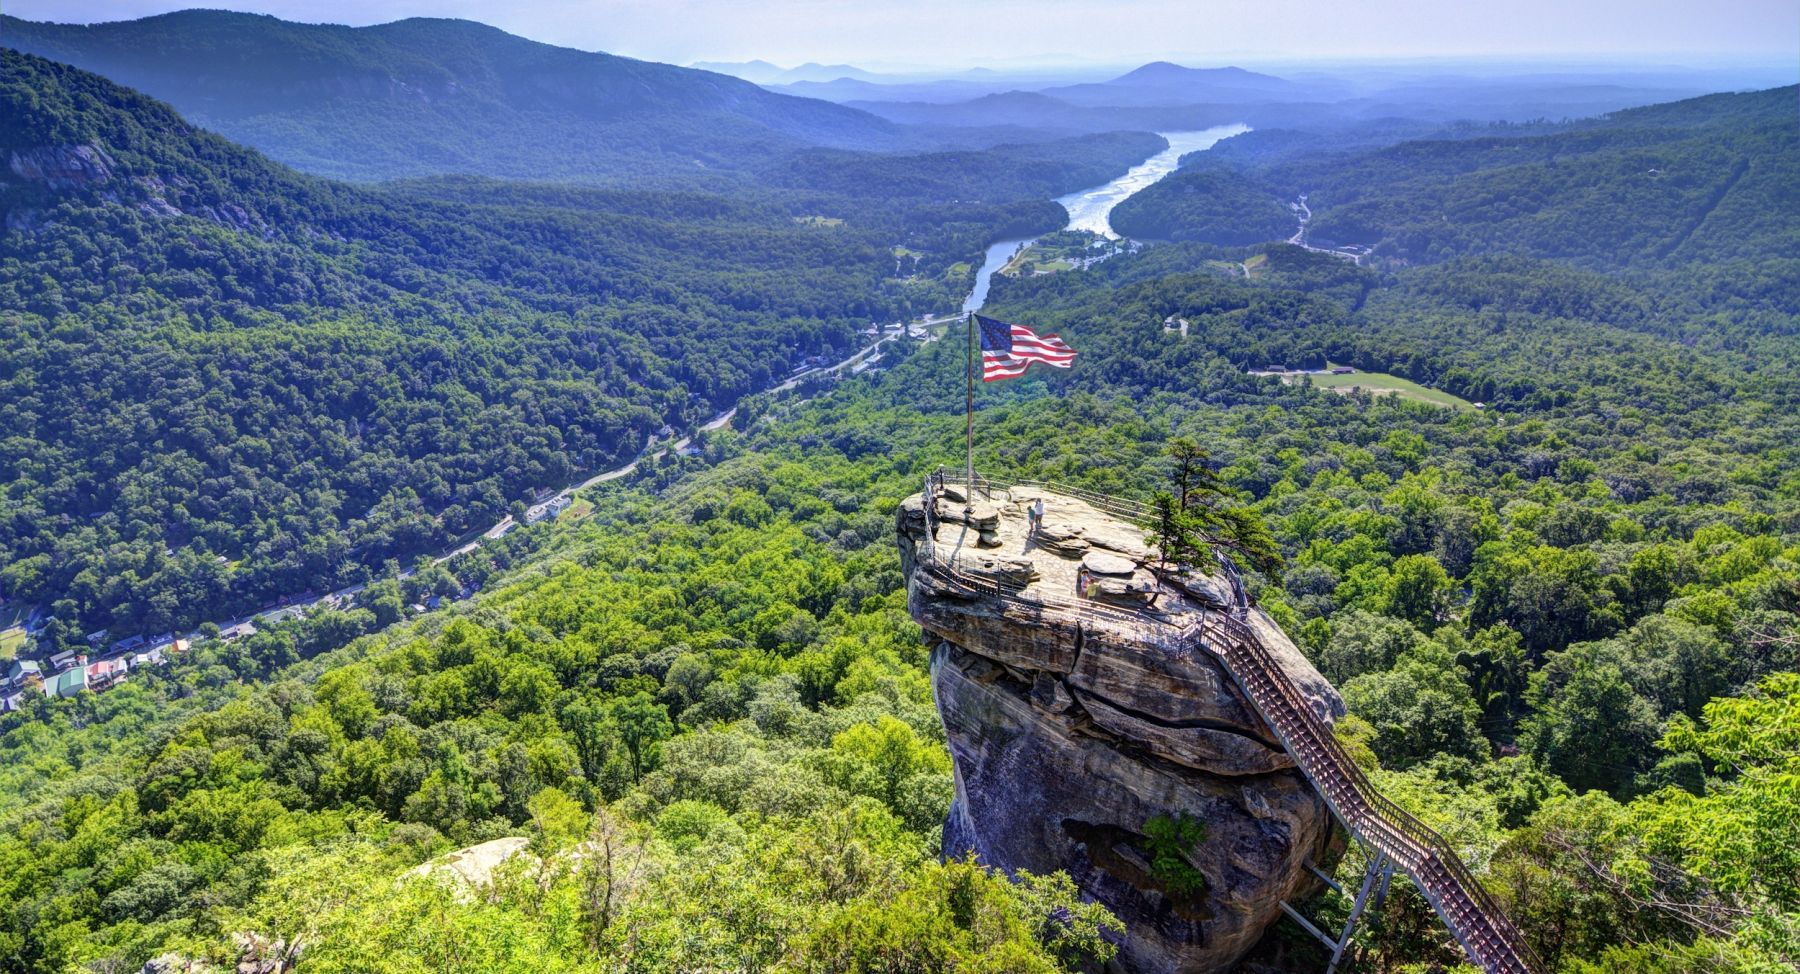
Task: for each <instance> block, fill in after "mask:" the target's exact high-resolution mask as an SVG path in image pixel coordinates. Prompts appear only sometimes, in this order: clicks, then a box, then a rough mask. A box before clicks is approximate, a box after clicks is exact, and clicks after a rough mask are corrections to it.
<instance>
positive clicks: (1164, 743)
mask: <svg viewBox="0 0 1800 974" xmlns="http://www.w3.org/2000/svg"><path fill="white" fill-rule="evenodd" d="M1059 685H1060V681H1059ZM1075 697H1076V699H1078V700H1079V701H1080V703H1081V707H1082V709H1083V710H1086V711H1087V713H1088V716H1090V717H1092V718H1094V723H1096V724H1098V725H1100V726H1101V727H1103V728H1105V729H1106V730H1107V731H1109V732H1111V733H1113V734H1117V735H1118V736H1119V737H1121V738H1124V739H1125V740H1129V741H1131V742H1132V743H1134V744H1138V745H1141V746H1142V747H1143V748H1144V749H1145V750H1146V751H1149V752H1150V753H1151V754H1154V755H1156V756H1157V757H1159V758H1166V759H1167V760H1170V761H1173V762H1175V763H1176V764H1180V765H1185V766H1187V767H1190V768H1194V769H1196V770H1199V771H1207V772H1211V773H1213V774H1218V775H1224V776H1227V777H1229V776H1234V775H1252V774H1267V773H1269V772H1271V771H1281V770H1285V769H1287V768H1291V767H1293V766H1294V759H1293V758H1290V757H1288V756H1287V753H1286V752H1285V751H1282V750H1281V749H1280V747H1279V746H1277V745H1276V744H1275V743H1274V742H1272V741H1261V740H1257V739H1256V738H1254V737H1251V736H1249V735H1247V734H1245V733H1243V732H1242V731H1240V730H1236V729H1229V728H1219V727H1209V726H1206V725H1205V724H1204V723H1195V724H1164V723H1161V722H1158V721H1153V720H1149V719H1146V718H1145V717H1143V716H1142V715H1140V714H1134V713H1131V712H1130V711H1126V710H1121V709H1119V708H1118V707H1115V706H1113V705H1112V704H1110V703H1107V702H1106V701H1105V700H1103V699H1101V698H1100V697H1097V696H1094V695H1093V694H1091V693H1076V694H1075Z"/></svg>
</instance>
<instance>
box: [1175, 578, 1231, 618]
mask: <svg viewBox="0 0 1800 974" xmlns="http://www.w3.org/2000/svg"><path fill="white" fill-rule="evenodd" d="M1173 581H1174V583H1175V584H1176V585H1177V586H1180V588H1181V590H1182V591H1183V592H1185V593H1187V595H1188V597H1189V598H1192V599H1193V600H1195V601H1196V602H1199V603H1200V604H1201V605H1204V606H1206V607H1207V608H1210V609H1223V608H1226V607H1227V606H1229V605H1231V582H1229V581H1227V580H1226V578H1225V576H1224V575H1222V574H1218V575H1202V574H1199V573H1198V572H1192V571H1189V572H1183V573H1182V574H1180V575H1177V576H1175V577H1174V579H1173Z"/></svg>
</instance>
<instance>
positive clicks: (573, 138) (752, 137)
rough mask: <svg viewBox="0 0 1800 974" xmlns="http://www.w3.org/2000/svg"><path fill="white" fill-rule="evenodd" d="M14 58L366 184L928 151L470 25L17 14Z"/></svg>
mask: <svg viewBox="0 0 1800 974" xmlns="http://www.w3.org/2000/svg"><path fill="white" fill-rule="evenodd" d="M0 44H4V45H5V46H7V47H10V48H13V49H15V50H19V51H24V52H27V53H31V54H37V55H41V56H44V57H48V58H51V59H54V60H57V61H61V62H64V63H68V64H72V65H75V66H77V67H80V68H84V69H87V70H89V71H93V72H96V73H98V74H103V75H106V76H107V77H109V78H112V79H113V80H115V81H118V82H119V83H121V84H124V85H127V86H130V87H132V88H136V89H138V90H141V91H144V92H147V93H149V94H151V95H153V96H156V97H158V98H162V99H165V100H167V101H169V102H171V103H173V104H174V105H175V106H176V107H177V108H178V109H180V110H181V111H182V112H183V113H184V114H186V115H187V116H189V117H190V118H193V119H195V120H197V121H199V122H200V123H201V124H204V125H206V126H208V127H209V128H213V129H216V130H217V131H219V132H221V133H223V134H225V135H226V136H228V137H230V138H232V139H234V140H236V141H238V142H242V143H244V144H247V145H250V146H254V147H256V148H257V149H260V150H262V151H263V152H265V153H267V154H269V155H270V156H272V157H274V158H276V159H279V160H281V161H283V162H286V163H288V164H290V165H293V166H296V167H299V168H301V169H305V170H307V171H309V172H316V173H320V174H323V175H329V176H337V177H342V178H349V179H393V178H400V177H408V176H424V175H432V174H442V173H472V174H479V175H489V176H505V177H509V178H514V179H579V180H605V181H610V182H664V183H671V182H681V181H682V177H683V176H684V175H686V174H693V173H699V172H705V171H706V170H709V169H711V170H719V169H723V170H728V171H733V170H737V171H741V170H743V169H746V168H749V167H753V166H755V165H757V164H759V163H765V162H767V161H768V160H770V159H772V158H775V157H777V156H779V155H781V154H783V153H785V152H789V151H792V150H794V149H797V148H801V147H805V146H816V145H827V146H837V147H844V148H889V149H892V148H902V147H905V146H906V145H908V144H909V143H911V142H913V141H915V140H914V139H913V138H912V137H911V136H908V135H906V134H904V133H903V132H901V130H899V129H898V128H897V127H896V126H894V125H892V124H891V123H889V122H886V121H884V120H882V119H879V118H876V117H875V116H873V115H868V114H865V113H863V112H859V111H856V110H855V109H851V108H844V107H841V106H838V105H833V104H830V103H828V102H821V101H814V100H811V99H805V98H794V97H792V96H788V95H778V94H774V93H772V92H768V91H764V90H763V89H761V88H758V87H757V86H755V85H752V84H750V83H749V82H747V81H740V80H738V79H736V78H731V77H727V76H725V75H720V74H712V73H710V72H705V71H694V70H690V69H687V68H678V67H675V66H673V65H667V64H656V63H653V62H647V61H636V60H633V59H631V58H624V57H616V56H613V55H610V54H603V53H588V52H585V51H576V50H571V49H568V48H561V47H553V46H551V45H548V44H540V43H537V42H535V41H528V40H525V39H524V38H521V37H514V36H512V35H510V34H507V33H504V32H502V31H500V30H496V29H494V28H492V27H486V26H483V25H481V24H477V23H473V22H470V21H461V20H439V19H422V18H421V19H411V20H402V21H397V22H395V23H391V24H382V25H380V26H376V27H360V28H359V27H343V26H337V25H331V24H299V23H292V22H288V21H283V20H278V19H276V18H274V17H267V16H257V15H252V14H241V13H230V12H227V11H222V10H186V11H181V12H178V13H170V14H163V15H160V16H155V17H147V18H144V19H142V20H131V21H119V22H114V23H103V24H95V25H76V24H48V23H34V22H31V21H24V20H19V19H17V18H14V17H7V18H5V19H4V20H0ZM196 64H204V65H206V66H207V70H204V71H196V70H194V65H196Z"/></svg>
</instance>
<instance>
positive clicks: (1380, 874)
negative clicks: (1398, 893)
mask: <svg viewBox="0 0 1800 974" xmlns="http://www.w3.org/2000/svg"><path fill="white" fill-rule="evenodd" d="M1369 851H1370V852H1371V853H1372V854H1373V855H1374V858H1373V859H1370V860H1369V867H1368V868H1367V869H1365V870H1363V879H1362V885H1361V886H1359V887H1357V890H1356V898H1355V899H1354V900H1353V901H1351V903H1350V915H1349V916H1348V917H1346V918H1345V919H1344V931H1343V933H1341V934H1339V935H1338V936H1337V937H1336V938H1332V937H1329V936H1327V935H1326V934H1325V931H1323V930H1320V929H1319V928H1318V927H1316V926H1314V925H1313V922H1312V921H1311V920H1308V919H1307V918H1306V917H1305V916H1304V915H1303V914H1301V912H1300V911H1299V910H1296V909H1294V908H1293V907H1292V906H1291V905H1289V904H1288V903H1287V901H1286V900H1283V901H1282V903H1281V911H1282V912H1283V913H1286V914H1287V915H1288V916H1289V917H1291V918H1292V919H1293V921H1294V922H1295V923H1298V924H1299V925H1300V926H1301V928H1302V929H1304V930H1305V931H1306V932H1307V933H1310V934H1312V935H1313V937H1314V938H1315V939H1317V940H1318V941H1319V943H1321V944H1324V945H1325V946H1326V947H1329V948H1331V963H1329V964H1327V965H1326V966H1325V974H1337V969H1338V965H1339V964H1341V963H1343V960H1344V952H1345V951H1347V950H1349V949H1350V937H1351V936H1352V935H1353V934H1355V933H1356V921H1357V920H1359V919H1361V917H1362V915H1363V911H1364V910H1365V909H1367V908H1369V907H1371V906H1373V908H1374V909H1376V910H1379V909H1381V904H1382V903H1383V902H1384V901H1385V900H1386V899H1387V891H1388V883H1389V881H1390V880H1392V879H1393V878H1394V863H1393V861H1392V860H1390V859H1388V857H1387V856H1385V855H1383V854H1382V853H1381V852H1379V851H1377V850H1375V849H1370V850H1369ZM1306 868H1307V870H1308V871H1310V872H1311V873H1312V874H1313V875H1315V876H1317V877H1319V878H1320V879H1322V880H1324V881H1325V884H1326V885H1327V886H1330V887H1331V888H1332V889H1334V890H1337V891H1338V893H1339V894H1341V895H1344V896H1348V895H1350V894H1349V893H1348V892H1346V891H1345V889H1344V888H1343V887H1342V886H1339V885H1338V884H1337V882H1336V881H1334V880H1333V879H1332V878H1331V877H1330V876H1327V875H1325V873H1324V872H1322V871H1320V870H1319V868H1318V867H1317V866H1314V865H1313V864H1312V863H1311V862H1308V863H1307V864H1306ZM1371 901H1373V902H1372V903H1371Z"/></svg>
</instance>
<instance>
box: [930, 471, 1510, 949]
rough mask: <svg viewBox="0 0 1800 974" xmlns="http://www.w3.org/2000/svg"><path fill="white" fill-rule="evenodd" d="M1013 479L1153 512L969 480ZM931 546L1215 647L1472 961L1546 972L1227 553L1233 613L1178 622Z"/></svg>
mask: <svg viewBox="0 0 1800 974" xmlns="http://www.w3.org/2000/svg"><path fill="white" fill-rule="evenodd" d="M946 480H947V478H946V474H945V472H944V471H941V470H940V471H938V472H935V473H933V474H931V475H929V476H928V477H927V478H926V482H925V505H924V506H925V509H926V514H925V517H926V522H927V530H928V532H929V533H928V535H927V537H928V538H935V537H936V527H937V525H936V523H935V521H936V518H935V513H934V512H935V504H936V501H937V499H938V497H939V495H940V492H941V491H942V490H943V488H944V486H945V484H946ZM1011 486H1020V487H1024V486H1030V487H1035V488H1040V489H1043V490H1048V491H1051V492H1054V493H1059V494H1063V495H1065V496H1070V497H1074V498H1077V499H1079V500H1082V501H1084V502H1086V503H1088V504H1089V505H1090V506H1092V507H1094V508H1095V509H1097V510H1101V511H1104V512H1106V513H1108V514H1112V515H1114V516H1117V517H1122V518H1126V519H1128V520H1139V521H1141V520H1143V519H1145V518H1147V516H1148V511H1146V510H1145V509H1144V508H1143V507H1142V506H1141V505H1138V504H1135V503H1133V502H1131V501H1127V500H1122V499H1119V498H1113V497H1107V496H1104V495H1098V494H1093V493H1090V492H1088V491H1083V490H1079V489H1075V488H1069V487H1063V486H1060V485H1056V484H1049V483H1042V482H1037V481H1020V482H1017V483H1016V484H1008V483H1007V482H1005V481H998V480H989V479H986V478H979V477H978V478H977V483H976V484H973V485H970V487H973V488H974V489H976V490H983V491H987V492H989V493H991V492H993V491H995V490H1005V489H1007V488H1008V487H1011ZM923 547H924V550H922V551H921V552H920V555H921V558H920V567H922V568H923V569H925V570H926V571H928V572H931V573H932V574H934V575H936V576H938V577H939V578H941V579H942V580H944V581H945V582H947V583H949V584H951V585H953V586H955V587H958V588H962V589H965V590H970V591H971V594H976V593H979V594H981V595H983V596H985V597H987V598H990V599H995V600H998V601H1000V602H1002V603H1013V602H1018V603H1021V608H1024V609H1027V610H1029V611H1032V612H1034V613H1036V614H1037V615H1038V616H1040V617H1041V616H1042V615H1044V614H1046V613H1049V614H1058V615H1065V616H1068V617H1069V618H1070V620H1071V621H1078V622H1083V623H1086V624H1094V623H1099V624H1103V625H1110V626H1113V627H1115V628H1120V629H1126V630H1128V631H1130V632H1132V633H1133V634H1134V635H1135V636H1136V638H1139V639H1142V640H1144V641H1146V642H1148V643H1150V644H1152V645H1157V646H1160V647H1162V648H1164V649H1166V650H1167V651H1169V652H1172V653H1193V652H1206V653H1210V654H1211V655H1212V656H1214V657H1215V658H1217V659H1218V660H1219V661H1220V663H1221V664H1223V666H1224V668H1225V671H1226V672H1227V673H1229V674H1230V675H1231V678H1232V680H1233V681H1235V682H1236V683H1237V685H1238V687H1239V689H1241V690H1242V691H1243V693H1244V696H1245V697H1246V698H1247V699H1248V700H1249V701H1250V703H1251V705H1252V706H1254V707H1255V708H1256V710H1257V713H1258V714H1259V715H1260V716H1261V717H1262V719H1263V721H1264V723H1266V724H1268V725H1269V727H1270V729H1272V730H1273V731H1274V732H1275V734H1276V736H1277V737H1278V738H1279V739H1280V741H1281V744H1282V747H1283V748H1285V749H1286V750H1287V752H1288V754H1289V755H1291V756H1292V757H1293V759H1294V763H1295V764H1296V765H1297V766H1298V767H1299V768H1300V771H1301V773H1302V774H1304V775H1305V776H1306V779H1307V780H1308V781H1309V782H1311V784H1312V786H1313V789H1314V790H1315V791H1317V792H1318V793H1319V795H1320V797H1322V798H1324V799H1325V803H1326V804H1327V805H1328V806H1330V808H1331V812H1332V814H1333V815H1334V816H1336V817H1337V820H1338V821H1339V822H1341V823H1343V826H1344V828H1345V829H1347V830H1349V832H1350V834H1351V835H1352V836H1354V837H1355V838H1356V839H1357V840H1358V841H1360V842H1362V843H1364V844H1365V845H1367V846H1369V847H1370V848H1371V849H1372V850H1374V852H1375V854H1376V855H1377V856H1379V857H1385V858H1386V859H1387V860H1388V861H1390V862H1392V863H1393V864H1394V865H1395V866H1396V867H1398V868H1399V869H1401V870H1402V871H1403V872H1405V873H1406V874H1407V875H1408V876H1409V877H1411V879H1412V881H1413V884H1414V885H1415V886H1417V887H1418V888H1419V891H1420V892H1421V893H1423V894H1424V895H1425V898H1426V899H1427V900H1428V901H1430V903H1431V905H1432V908H1433V909H1435V910H1437V913H1438V916H1439V917H1440V918H1442V919H1443V921H1444V926H1445V927H1446V928H1447V929H1449V931H1450V934H1451V936H1453V937H1455V938H1456V941H1457V942H1458V943H1459V944H1461V945H1462V947H1463V950H1464V951H1465V952H1466V953H1467V954H1468V955H1469V959H1470V960H1472V961H1474V962H1475V964H1476V965H1477V966H1479V967H1480V968H1481V969H1482V970H1484V971H1487V972H1488V974H1539V972H1541V971H1542V970H1543V965H1542V963H1541V962H1539V960H1538V959H1537V956H1536V955H1535V954H1533V953H1532V951H1531V948H1530V947H1529V946H1527V945H1526V943H1525V938H1524V936H1523V935H1521V934H1520V933H1519V930H1518V928H1516V927H1514V926H1513V924H1512V921H1511V920H1510V919H1508V918H1507V916H1506V912H1505V911H1504V910H1502V909H1501V908H1500V906H1499V904H1497V903H1495V902H1494V901H1493V899H1492V898H1491V897H1490V896H1489V895H1488V893H1487V890H1485V889H1483V888H1482V886H1481V882H1480V881H1479V880H1477V879H1476V878H1475V876H1474V874H1472V873H1471V872H1469V869H1468V867H1467V866H1466V865H1464V864H1463V861H1462V858H1461V857H1459V856H1458V855H1457V854H1456V850H1455V849H1454V848H1453V847H1452V846H1451V845H1450V843H1449V842H1447V841H1445V840H1444V838H1443V837H1442V836H1440V835H1438V834H1437V832H1435V831H1433V830H1432V829H1431V828H1430V827H1428V826H1426V825H1425V823H1423V822H1420V821H1419V820H1418V819H1417V818H1414V817H1413V816H1412V815H1411V814H1409V813H1407V812H1406V810H1405V809H1402V808H1401V807H1400V806H1398V805H1395V804H1394V803H1393V802H1391V801H1389V800H1388V799H1387V798H1386V797H1384V796H1383V795H1382V794H1381V793H1380V792H1379V791H1377V790H1376V789H1375V786H1374V785H1373V784H1372V783H1371V782H1370V781H1369V779H1368V776H1367V775H1365V774H1363V772H1362V769H1361V768H1359V767H1357V766H1356V762H1354V761H1353V760H1351V758H1350V755H1349V754H1348V753H1346V752H1345V751H1344V748H1343V746H1342V745H1340V744H1339V743H1338V741H1337V736H1336V735H1335V734H1334V733H1333V732H1332V729H1331V726H1330V725H1329V724H1327V723H1326V722H1325V720H1324V718H1323V717H1322V716H1321V715H1320V714H1319V712H1318V711H1317V709H1315V708H1314V706H1313V704H1312V702H1311V701H1309V700H1307V699H1306V697H1305V695H1304V694H1302V693H1301V692H1300V690H1299V688H1298V687H1296V686H1295V685H1294V683H1293V681H1292V680H1290V679H1289V678H1288V675H1287V671H1285V670H1283V669H1282V668H1281V665H1280V663H1279V662H1277V661H1276V660H1275V658H1274V657H1273V656H1272V655H1271V654H1270V653H1269V651H1268V649H1267V648H1266V647H1264V646H1263V644H1262V640H1261V639H1260V638H1258V637H1257V635H1256V632H1255V630H1253V629H1251V628H1250V627H1249V626H1248V625H1247V624H1246V623H1245V622H1244V621H1243V619H1244V618H1245V617H1246V616H1247V615H1248V613H1249V611H1250V603H1249V598H1248V597H1247V595H1246V594H1245V592H1244V587H1243V584H1242V582H1241V581H1240V580H1239V578H1238V575H1237V569H1236V568H1235V566H1233V565H1232V564H1231V562H1230V561H1229V560H1228V559H1226V558H1224V557H1223V556H1220V557H1219V563H1220V566H1221V568H1222V570H1223V571H1224V572H1225V574H1226V576H1227V578H1229V580H1230V582H1231V586H1232V593H1233V596H1234V600H1235V602H1236V605H1235V606H1234V607H1233V608H1232V609H1231V611H1230V612H1228V613H1227V612H1208V613H1206V614H1205V615H1204V617H1203V621H1201V622H1200V623H1198V624H1195V625H1191V626H1188V627H1186V628H1180V629H1178V628H1176V627H1174V626H1171V625H1169V624H1168V623H1166V622H1164V621H1162V620H1160V619H1157V618H1155V617H1153V616H1150V615H1148V614H1146V613H1141V612H1135V611H1131V610H1126V609H1118V608H1113V607H1100V606H1095V605H1094V604H1092V603H1089V602H1071V601H1068V600H1065V599H1061V598H1054V597H1049V598H1046V597H1036V598H1032V599H1029V600H1027V599H1021V598H1019V597H1018V596H1016V595H1014V594H1013V593H1010V592H1008V591H1006V590H1004V589H1003V588H1001V587H999V586H996V585H994V584H993V583H992V582H989V581H987V580H985V579H979V578H976V577H973V576H970V575H968V574H965V573H964V572H963V570H962V566H961V564H960V561H959V559H958V558H957V557H955V555H954V554H953V555H952V556H951V557H948V558H945V557H943V556H942V554H941V553H940V552H938V551H937V545H936V543H935V541H933V542H932V543H930V544H928V545H925V546H923ZM1340 949H1341V945H1340Z"/></svg>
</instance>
